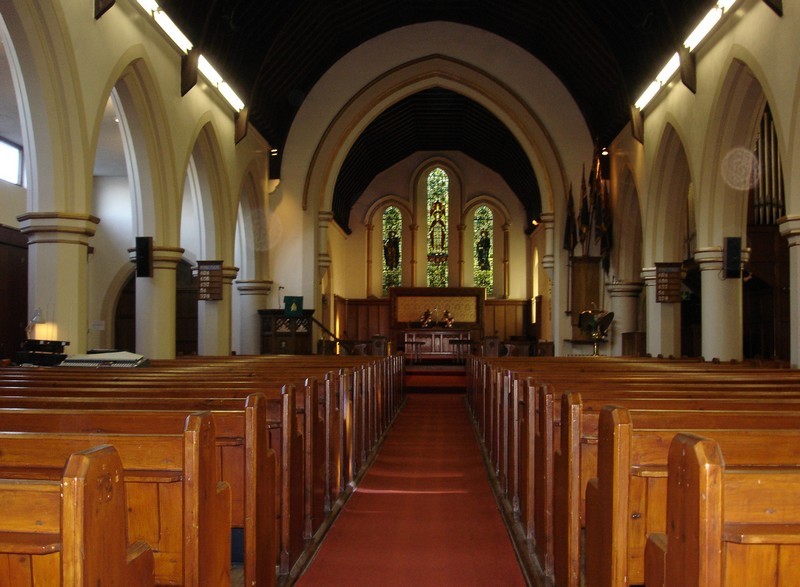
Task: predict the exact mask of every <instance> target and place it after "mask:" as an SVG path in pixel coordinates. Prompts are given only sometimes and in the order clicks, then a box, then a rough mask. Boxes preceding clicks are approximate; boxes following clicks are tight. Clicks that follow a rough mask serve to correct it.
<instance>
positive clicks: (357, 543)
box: [297, 394, 525, 587]
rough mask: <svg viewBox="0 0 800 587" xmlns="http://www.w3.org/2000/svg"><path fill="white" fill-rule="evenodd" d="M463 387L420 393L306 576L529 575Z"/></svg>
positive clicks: (321, 580)
mask: <svg viewBox="0 0 800 587" xmlns="http://www.w3.org/2000/svg"><path fill="white" fill-rule="evenodd" d="M524 584H525V582H524V579H523V577H522V573H521V571H520V569H519V566H518V564H517V561H516V558H515V556H514V551H513V548H512V546H511V540H510V539H509V537H508V534H507V532H506V529H505V526H504V525H503V522H502V519H501V516H500V512H499V511H498V509H497V506H496V504H495V501H494V497H493V495H492V491H491V488H490V486H489V481H488V478H487V473H486V470H485V469H484V466H483V461H482V459H481V456H480V452H479V448H478V443H477V441H476V440H475V436H474V433H473V429H472V426H471V424H470V421H469V417H468V414H467V409H466V406H465V404H464V396H463V395H455V394H452V395H450V394H446V395H436V394H411V395H410V396H409V399H408V403H407V405H406V406H405V408H404V409H403V411H402V412H401V413H400V415H399V416H398V418H397V420H396V421H395V424H394V426H393V427H392V429H391V430H390V432H389V434H388V437H387V438H386V441H385V443H384V444H383V446H382V447H381V450H380V454H379V455H378V457H377V459H376V460H375V461H374V463H373V465H372V467H371V468H370V470H369V472H368V473H367V475H366V476H365V477H364V479H363V480H362V482H361V484H360V486H359V487H358V489H357V491H356V492H355V493H354V494H353V495H352V496H351V498H350V500H349V501H348V502H347V504H346V505H345V508H344V510H343V512H342V513H341V514H340V516H339V518H338V519H337V521H336V523H335V524H334V526H333V528H332V529H331V530H330V532H329V534H328V536H327V537H326V538H325V540H324V542H323V544H322V546H321V548H320V550H319V552H318V553H317V556H316V558H315V559H314V561H313V562H312V564H311V567H310V568H309V569H308V570H307V571H306V572H305V574H304V575H303V576H301V577H300V579H299V580H298V582H297V585H302V586H327V585H342V586H345V585H346V586H348V587H352V586H356V585H358V586H361V585H370V586H381V587H384V586H392V585H397V586H400V585H402V586H409V585H410V586H413V587H424V586H433V585H435V586H437V587H441V586H448V585H459V586H464V585H475V586H478V585H480V586H486V585H502V586H513V585H524Z"/></svg>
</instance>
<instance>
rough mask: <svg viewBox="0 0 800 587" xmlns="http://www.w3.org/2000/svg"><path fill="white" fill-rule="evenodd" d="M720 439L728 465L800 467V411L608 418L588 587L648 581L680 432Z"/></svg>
mask: <svg viewBox="0 0 800 587" xmlns="http://www.w3.org/2000/svg"><path fill="white" fill-rule="evenodd" d="M681 432H693V433H697V434H701V435H703V436H712V437H713V438H714V439H715V440H716V441H717V443H718V444H719V445H720V446H721V447H722V450H724V451H725V454H726V461H727V463H728V465H736V466H750V465H761V466H792V467H795V466H800V454H799V453H798V452H797V446H798V443H799V442H800V412H790V411H786V410H783V411H780V412H772V411H766V412H759V411H750V410H746V411H722V410H719V411H688V410H682V411H681V410H676V411H665V410H628V409H626V408H619V407H613V406H607V407H606V408H604V409H603V411H602V412H601V415H600V429H599V440H598V456H597V461H598V463H597V472H598V477H596V478H595V479H592V480H591V481H590V482H589V485H588V486H587V489H586V551H585V563H586V582H587V584H590V585H598V586H604V585H623V584H641V583H643V582H644V558H645V545H646V538H647V534H649V533H651V532H663V531H664V529H665V523H666V521H665V518H666V488H667V483H668V479H667V473H668V469H667V463H668V454H669V447H670V443H671V441H672V439H673V438H674V437H675V435H676V434H678V433H681Z"/></svg>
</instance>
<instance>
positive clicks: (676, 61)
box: [656, 53, 681, 86]
mask: <svg viewBox="0 0 800 587" xmlns="http://www.w3.org/2000/svg"><path fill="white" fill-rule="evenodd" d="M680 66H681V58H680V56H679V55H678V54H677V53H675V55H673V56H672V59H670V60H669V61H668V62H667V64H666V65H665V66H664V69H662V70H661V72H660V73H659V74H658V75H657V76H656V81H657V82H658V83H659V84H660V85H662V86H663V85H664V84H666V83H667V82H669V80H670V78H672V76H673V74H674V73H675V72H676V71H678V68H679V67H680Z"/></svg>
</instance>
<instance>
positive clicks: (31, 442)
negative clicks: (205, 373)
mask: <svg viewBox="0 0 800 587" xmlns="http://www.w3.org/2000/svg"><path fill="white" fill-rule="evenodd" d="M98 444H111V445H113V446H114V447H115V449H116V450H117V452H118V453H119V456H120V459H121V461H122V466H123V468H124V472H125V473H124V479H125V490H126V493H127V504H128V533H129V536H130V538H131V539H132V540H144V541H146V542H147V543H149V544H150V545H151V546H152V548H153V553H154V559H155V577H156V582H157V583H159V584H173V585H209V584H213V585H229V584H230V534H229V529H230V503H231V501H230V500H231V496H230V487H229V486H228V484H227V483H224V482H218V481H217V479H218V470H217V459H216V448H215V429H214V421H213V416H212V415H211V414H210V413H196V414H192V415H190V416H189V417H188V418H187V419H186V427H185V431H184V432H183V433H182V434H103V433H97V434H89V433H66V432H64V433H41V432H0V454H2V465H1V466H0V478H15V477H17V478H31V477H37V478H40V479H51V480H52V479H58V478H60V477H61V470H62V469H63V466H64V463H65V462H66V460H67V458H68V457H69V455H71V454H72V453H74V452H78V451H81V450H85V449H87V448H91V447H93V446H96V445H98Z"/></svg>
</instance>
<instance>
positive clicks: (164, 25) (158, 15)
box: [153, 8, 192, 53]
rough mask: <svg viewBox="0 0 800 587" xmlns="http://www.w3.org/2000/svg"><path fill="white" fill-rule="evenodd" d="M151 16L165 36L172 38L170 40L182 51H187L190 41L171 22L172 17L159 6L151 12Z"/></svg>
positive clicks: (190, 44) (189, 47) (190, 46)
mask: <svg viewBox="0 0 800 587" xmlns="http://www.w3.org/2000/svg"><path fill="white" fill-rule="evenodd" d="M153 18H154V19H155V21H156V22H157V23H158V26H160V27H161V30H163V31H164V32H165V33H167V36H168V37H169V38H170V39H172V42H173V43H175V44H176V45H177V46H178V49H180V50H181V51H183V52H184V53H188V52H189V50H190V49H191V48H192V42H191V41H190V40H189V39H187V38H186V35H184V34H183V33H182V32H181V29H179V28H178V26H177V25H176V24H175V23H174V22H172V19H171V18H170V17H169V16H167V13H166V12H164V11H163V10H161V9H160V8H159V9H158V10H156V11H155V12H154V13H153Z"/></svg>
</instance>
